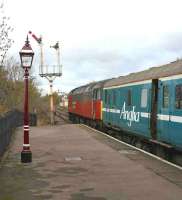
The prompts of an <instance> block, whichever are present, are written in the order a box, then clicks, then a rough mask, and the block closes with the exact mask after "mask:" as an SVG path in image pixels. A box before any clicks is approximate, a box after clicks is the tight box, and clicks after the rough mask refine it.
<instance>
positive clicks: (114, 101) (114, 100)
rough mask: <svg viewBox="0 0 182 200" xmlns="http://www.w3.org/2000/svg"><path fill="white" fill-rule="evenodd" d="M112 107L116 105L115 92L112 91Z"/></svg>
mask: <svg viewBox="0 0 182 200" xmlns="http://www.w3.org/2000/svg"><path fill="white" fill-rule="evenodd" d="M113 105H116V91H113Z"/></svg>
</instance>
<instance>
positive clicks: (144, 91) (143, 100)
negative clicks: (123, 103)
mask: <svg viewBox="0 0 182 200" xmlns="http://www.w3.org/2000/svg"><path fill="white" fill-rule="evenodd" d="M141 107H142V108H146V107H147V89H142V92H141Z"/></svg>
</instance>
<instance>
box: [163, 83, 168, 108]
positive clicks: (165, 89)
mask: <svg viewBox="0 0 182 200" xmlns="http://www.w3.org/2000/svg"><path fill="white" fill-rule="evenodd" d="M168 107H169V87H168V86H167V85H164V86H163V108H168Z"/></svg>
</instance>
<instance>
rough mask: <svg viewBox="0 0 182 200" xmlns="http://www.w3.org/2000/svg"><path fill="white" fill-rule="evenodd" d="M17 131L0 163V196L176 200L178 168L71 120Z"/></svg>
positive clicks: (181, 185) (179, 195)
mask: <svg viewBox="0 0 182 200" xmlns="http://www.w3.org/2000/svg"><path fill="white" fill-rule="evenodd" d="M22 137H23V130H22V128H19V129H17V131H16V133H15V135H14V136H13V139H12V143H11V145H10V147H9V149H8V151H7V153H6V154H5V156H4V158H3V160H2V162H1V164H0V200H25V199H26V200H47V199H51V200H154V199H155V200H181V199H182V171H181V170H179V169H175V168H174V167H172V166H169V165H167V164H165V163H162V162H161V161H159V160H156V159H154V158H151V157H150V156H148V155H145V154H143V153H141V152H138V151H136V150H132V149H130V148H129V147H126V146H125V145H123V144H120V143H118V142H116V141H113V140H111V139H109V138H107V137H106V136H103V135H100V134H99V133H97V132H95V131H91V130H89V129H87V128H85V127H81V126H79V125H73V124H64V125H59V126H54V127H51V126H47V127H31V130H30V144H31V150H32V155H33V162H32V163H30V164H22V163H21V162H20V152H21V149H22V141H23V139H22Z"/></svg>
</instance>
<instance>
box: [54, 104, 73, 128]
mask: <svg viewBox="0 0 182 200" xmlns="http://www.w3.org/2000/svg"><path fill="white" fill-rule="evenodd" d="M55 121H56V124H59V125H60V124H64V123H71V122H70V120H69V117H68V110H67V108H64V107H57V108H56V112H55Z"/></svg>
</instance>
